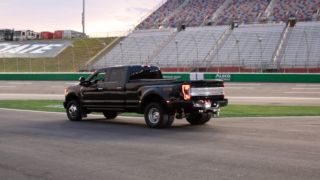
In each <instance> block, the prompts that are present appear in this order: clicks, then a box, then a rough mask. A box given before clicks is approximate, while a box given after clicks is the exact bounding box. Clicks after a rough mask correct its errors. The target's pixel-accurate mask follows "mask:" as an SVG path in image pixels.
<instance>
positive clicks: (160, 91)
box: [63, 65, 228, 128]
mask: <svg viewBox="0 0 320 180" xmlns="http://www.w3.org/2000/svg"><path fill="white" fill-rule="evenodd" d="M79 81H80V83H79V85H76V86H71V87H68V88H66V89H65V101H64V103H63V104H64V107H65V109H66V113H67V116H68V119H69V120H70V121H80V120H82V118H83V117H87V114H89V113H92V112H101V113H103V115H104V116H105V118H106V119H114V118H116V117H117V115H118V114H119V113H122V112H136V113H141V114H144V118H145V122H146V124H147V126H149V127H150V128H166V127H169V126H171V125H172V123H173V121H174V119H175V118H177V119H182V118H186V120H187V121H188V122H189V123H190V124H192V125H200V124H205V123H207V122H208V121H209V120H210V119H211V117H212V116H217V115H219V111H220V107H223V106H226V105H227V104H228V100H227V99H225V97H224V91H223V88H224V83H223V81H222V80H210V81H203V80H197V81H178V80H175V79H164V78H163V76H162V73H161V71H160V69H159V68H158V67H156V66H141V65H132V66H131V65H130V66H115V67H109V68H104V69H99V70H97V71H96V72H94V73H93V74H92V75H91V76H89V77H88V78H87V79H85V78H83V77H81V78H80V79H79Z"/></svg>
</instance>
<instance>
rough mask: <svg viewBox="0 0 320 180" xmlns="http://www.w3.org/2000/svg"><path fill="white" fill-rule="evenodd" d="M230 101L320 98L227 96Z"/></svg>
mask: <svg viewBox="0 0 320 180" xmlns="http://www.w3.org/2000/svg"><path fill="white" fill-rule="evenodd" d="M227 98H230V99H285V100H320V98H312V97H237V96H227Z"/></svg>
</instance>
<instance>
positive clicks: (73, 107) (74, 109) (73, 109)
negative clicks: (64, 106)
mask: <svg viewBox="0 0 320 180" xmlns="http://www.w3.org/2000/svg"><path fill="white" fill-rule="evenodd" d="M77 113H78V108H77V106H76V105H75V104H72V105H71V106H70V107H69V114H70V115H71V116H72V117H76V116H77Z"/></svg>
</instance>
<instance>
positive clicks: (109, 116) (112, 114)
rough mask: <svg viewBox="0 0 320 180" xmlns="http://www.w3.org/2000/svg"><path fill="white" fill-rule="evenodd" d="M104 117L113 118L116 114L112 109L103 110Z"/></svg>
mask: <svg viewBox="0 0 320 180" xmlns="http://www.w3.org/2000/svg"><path fill="white" fill-rule="evenodd" d="M103 115H104V117H106V119H115V118H116V117H117V116H118V113H117V112H112V111H105V112H103Z"/></svg>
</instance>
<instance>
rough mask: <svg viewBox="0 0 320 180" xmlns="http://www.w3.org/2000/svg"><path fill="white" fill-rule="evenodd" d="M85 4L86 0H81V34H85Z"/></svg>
mask: <svg viewBox="0 0 320 180" xmlns="http://www.w3.org/2000/svg"><path fill="white" fill-rule="evenodd" d="M85 5H86V1H85V0H83V1H82V33H83V35H85V34H86V31H85Z"/></svg>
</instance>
